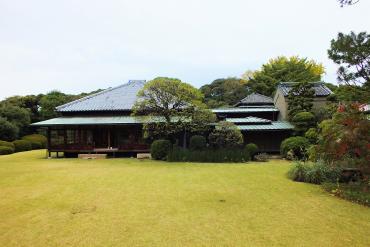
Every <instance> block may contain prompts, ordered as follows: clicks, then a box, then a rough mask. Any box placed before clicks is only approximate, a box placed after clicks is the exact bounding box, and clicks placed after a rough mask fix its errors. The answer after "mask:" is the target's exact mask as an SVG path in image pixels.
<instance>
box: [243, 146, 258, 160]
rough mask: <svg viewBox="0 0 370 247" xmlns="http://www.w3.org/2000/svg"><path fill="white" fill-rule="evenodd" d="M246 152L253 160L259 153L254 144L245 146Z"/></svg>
mask: <svg viewBox="0 0 370 247" xmlns="http://www.w3.org/2000/svg"><path fill="white" fill-rule="evenodd" d="M245 150H246V151H247V152H248V153H249V155H250V156H251V158H253V156H254V155H255V154H256V153H257V152H258V146H257V145H256V144H254V143H248V144H247V145H245Z"/></svg>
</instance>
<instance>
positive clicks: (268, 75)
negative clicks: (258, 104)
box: [247, 56, 325, 96]
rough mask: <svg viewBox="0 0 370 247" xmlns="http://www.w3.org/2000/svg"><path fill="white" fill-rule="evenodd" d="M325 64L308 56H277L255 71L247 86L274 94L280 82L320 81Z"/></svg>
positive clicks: (265, 93)
mask: <svg viewBox="0 0 370 247" xmlns="http://www.w3.org/2000/svg"><path fill="white" fill-rule="evenodd" d="M324 73H325V69H324V66H323V65H322V64H321V63H317V62H315V61H314V60H308V59H307V58H300V57H298V56H293V57H284V56H281V57H277V58H275V59H271V60H270V61H269V62H268V63H266V64H264V65H262V68H261V69H260V70H257V71H255V72H254V73H253V75H252V76H251V78H250V80H249V81H248V82H247V86H248V87H249V88H250V89H251V90H252V91H254V92H257V93H260V94H263V95H267V96H272V95H273V93H274V91H275V89H276V84H277V83H278V82H314V81H320V80H321V76H322V75H323V74H324Z"/></svg>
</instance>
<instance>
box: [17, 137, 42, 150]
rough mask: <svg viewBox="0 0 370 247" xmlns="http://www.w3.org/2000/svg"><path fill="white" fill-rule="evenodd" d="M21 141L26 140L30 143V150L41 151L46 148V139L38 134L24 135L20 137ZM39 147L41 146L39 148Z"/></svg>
mask: <svg viewBox="0 0 370 247" xmlns="http://www.w3.org/2000/svg"><path fill="white" fill-rule="evenodd" d="M22 140H26V141H29V142H31V144H32V149H41V148H45V147H46V143H47V141H48V140H47V138H46V137H45V136H43V135H39V134H32V135H26V136H23V137H22ZM40 145H41V146H40Z"/></svg>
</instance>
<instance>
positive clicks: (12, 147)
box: [0, 141, 15, 152]
mask: <svg viewBox="0 0 370 247" xmlns="http://www.w3.org/2000/svg"><path fill="white" fill-rule="evenodd" d="M0 147H10V148H11V149H13V152H14V149H15V147H14V144H13V143H11V142H6V141H0Z"/></svg>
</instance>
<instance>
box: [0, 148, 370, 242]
mask: <svg viewBox="0 0 370 247" xmlns="http://www.w3.org/2000/svg"><path fill="white" fill-rule="evenodd" d="M44 157H45V151H31V152H24V153H17V154H13V155H9V156H2V157H0V196H1V197H0V246H2V247H4V246H315V247H317V246H370V208H367V207H364V206H361V205H357V204H353V203H351V202H348V201H345V200H341V199H339V198H336V197H333V196H331V195H329V194H328V193H326V192H324V191H323V190H322V189H321V187H319V186H316V185H311V184H304V183H296V182H292V181H290V180H288V179H287V178H286V176H285V174H286V172H287V170H288V168H289V163H288V162H286V161H281V160H275V161H270V162H268V163H249V164H191V163H165V162H155V161H149V160H146V161H139V160H136V159H109V160H78V159H49V160H48V159H45V158H44Z"/></svg>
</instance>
